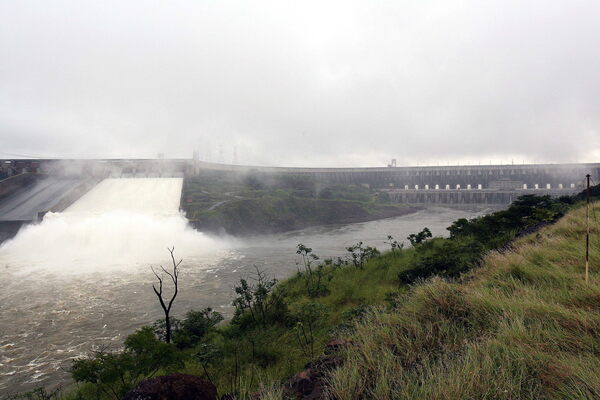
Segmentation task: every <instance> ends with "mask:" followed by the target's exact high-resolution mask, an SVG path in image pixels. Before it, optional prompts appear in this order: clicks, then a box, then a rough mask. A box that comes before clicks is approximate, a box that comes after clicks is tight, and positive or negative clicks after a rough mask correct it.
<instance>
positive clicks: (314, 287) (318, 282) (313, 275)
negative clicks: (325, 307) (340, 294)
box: [296, 243, 331, 298]
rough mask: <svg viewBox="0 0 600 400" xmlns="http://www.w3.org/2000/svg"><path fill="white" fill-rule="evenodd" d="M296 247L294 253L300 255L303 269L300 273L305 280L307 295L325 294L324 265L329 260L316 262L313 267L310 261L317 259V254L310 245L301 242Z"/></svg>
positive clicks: (318, 295) (326, 291)
mask: <svg viewBox="0 0 600 400" xmlns="http://www.w3.org/2000/svg"><path fill="white" fill-rule="evenodd" d="M296 247H297V250H296V254H300V256H301V257H302V264H303V266H304V271H303V272H302V274H301V275H302V276H304V278H305V280H306V290H307V293H308V296H309V297H311V298H315V297H320V296H325V295H326V294H327V293H328V289H327V285H326V284H325V282H324V270H325V269H324V267H325V266H326V265H328V264H329V263H331V261H328V260H325V261H324V263H323V264H318V265H317V267H316V268H313V265H312V263H313V262H315V261H317V260H319V256H317V255H316V254H314V253H313V252H312V249H311V248H310V247H306V246H305V245H303V244H302V243H300V244H298V246H296ZM329 279H331V277H330V278H329Z"/></svg>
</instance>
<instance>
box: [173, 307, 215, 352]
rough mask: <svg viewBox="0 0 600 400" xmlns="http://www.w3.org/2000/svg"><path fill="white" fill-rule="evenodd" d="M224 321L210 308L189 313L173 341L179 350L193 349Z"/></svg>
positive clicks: (176, 331)
mask: <svg viewBox="0 0 600 400" xmlns="http://www.w3.org/2000/svg"><path fill="white" fill-rule="evenodd" d="M221 321H223V315H222V314H221V313H219V312H217V311H213V309H212V308H210V307H208V308H205V309H203V310H200V311H194V310H191V311H188V312H187V314H186V315H185V319H184V320H183V321H181V323H180V324H179V326H180V327H179V328H178V329H176V330H175V333H174V336H173V341H174V342H175V344H176V345H177V347H179V348H186V347H192V346H194V345H195V344H197V343H199V342H200V341H201V340H202V338H204V336H206V334H207V333H209V332H210V331H211V330H212V329H213V328H214V327H215V325H217V324H218V323H219V322H221Z"/></svg>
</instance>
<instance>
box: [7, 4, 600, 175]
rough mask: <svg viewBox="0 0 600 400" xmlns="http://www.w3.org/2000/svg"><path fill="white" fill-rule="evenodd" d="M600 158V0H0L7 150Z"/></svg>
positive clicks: (356, 160)
mask: <svg viewBox="0 0 600 400" xmlns="http://www.w3.org/2000/svg"><path fill="white" fill-rule="evenodd" d="M234 147H235V148H236V152H237V162H238V163H243V164H261V165H293V166H300V165H307V166H379V165H384V164H387V163H388V162H389V161H390V159H391V158H397V159H398V164H399V165H424V164H432V165H436V164H437V163H440V164H442V165H446V164H448V163H451V164H456V163H479V162H481V163H485V164H489V162H490V161H491V162H494V163H498V162H504V163H510V162H514V163H521V162H523V160H525V162H574V161H584V162H592V161H600V1H597V0H589V1H577V0H565V1H552V0H539V1H537V0H534V1H522V0H518V1H509V0H497V1H496V0H489V1H486V0H473V1H450V0H440V1H424V0H411V1H400V0H394V1H374V0H369V1H349V0H344V1H339V2H334V1H329V2H328V1H315V2H311V1H294V2H284V1H281V0H275V1H271V2H263V1H223V0H220V1H210V0H193V1H191V0H190V1H174V0H170V1H145V0H140V1H124V0H118V1H107V0H103V1H81V0H76V1H50V0H40V1H27V0H19V1H17V0H14V1H13V0H0V152H1V153H2V154H0V158H6V157H10V156H11V154H23V155H32V156H46V157H50V156H51V157H128V156H130V157H153V156H156V154H157V153H159V152H160V153H164V154H165V156H166V157H191V154H192V151H193V150H194V149H199V151H200V154H201V157H202V158H204V159H209V160H212V161H220V160H222V161H225V162H232V160H233V156H234Z"/></svg>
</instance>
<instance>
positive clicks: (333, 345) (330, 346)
mask: <svg viewBox="0 0 600 400" xmlns="http://www.w3.org/2000/svg"><path fill="white" fill-rule="evenodd" d="M351 344H352V340H345V339H332V340H330V341H329V342H327V344H326V345H325V352H326V353H327V354H331V353H334V352H336V351H338V350H339V349H341V348H344V347H348V346H350V345H351Z"/></svg>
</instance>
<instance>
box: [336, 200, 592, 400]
mask: <svg viewBox="0 0 600 400" xmlns="http://www.w3.org/2000/svg"><path fill="white" fill-rule="evenodd" d="M594 209H595V211H597V212H600V205H598V203H596V205H595V206H594ZM584 217H585V209H582V208H579V209H577V210H575V211H572V212H571V213H569V214H568V215H567V216H566V217H564V218H563V219H562V220H560V221H559V222H558V223H557V224H555V225H553V226H550V227H547V228H544V229H543V230H541V231H540V232H539V233H538V234H533V235H529V236H527V237H525V238H522V239H519V240H518V241H517V242H516V243H515V248H514V249H513V250H512V251H509V252H506V253H504V254H501V253H497V252H493V253H491V254H489V255H488V256H487V257H486V259H485V262H484V266H483V267H482V268H479V269H477V270H474V271H473V272H472V273H471V274H470V275H469V276H468V277H466V278H465V279H464V280H463V281H462V282H457V283H448V282H445V281H443V280H441V279H433V280H431V281H429V282H427V283H425V284H423V285H417V286H415V287H414V288H413V289H411V291H410V292H408V293H407V294H406V295H404V296H403V297H402V298H401V299H400V304H401V305H400V306H399V307H398V308H396V309H394V310H391V311H390V310H387V311H386V310H380V311H375V312H373V313H372V314H370V315H369V317H368V318H366V319H365V320H363V321H362V322H360V323H358V324H356V326H355V331H354V332H353V333H351V334H350V337H351V338H352V340H354V342H355V345H354V346H352V348H350V349H349V350H348V351H347V354H346V359H347V361H346V363H345V365H344V366H343V367H342V368H340V369H339V370H337V371H336V372H335V373H334V375H333V377H332V382H331V383H332V398H337V399H360V398H365V399H366V398H368V399H540V398H547V399H592V398H600V368H598V365H599V363H600V358H599V355H600V277H599V276H598V270H597V268H594V269H593V270H592V273H591V277H590V283H589V284H586V283H585V282H584V275H583V254H584V241H583V240H582V239H583V237H584V229H585V222H584V221H585V218H584ZM592 233H593V239H592V241H591V242H592V250H591V265H592V266H598V265H600V245H599V241H598V226H597V224H596V225H595V227H594V230H593V231H592Z"/></svg>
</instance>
